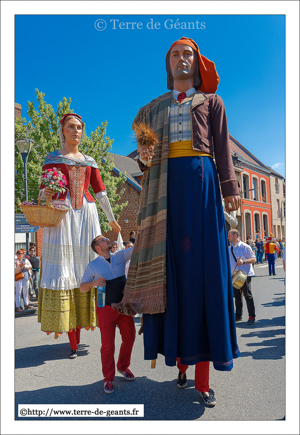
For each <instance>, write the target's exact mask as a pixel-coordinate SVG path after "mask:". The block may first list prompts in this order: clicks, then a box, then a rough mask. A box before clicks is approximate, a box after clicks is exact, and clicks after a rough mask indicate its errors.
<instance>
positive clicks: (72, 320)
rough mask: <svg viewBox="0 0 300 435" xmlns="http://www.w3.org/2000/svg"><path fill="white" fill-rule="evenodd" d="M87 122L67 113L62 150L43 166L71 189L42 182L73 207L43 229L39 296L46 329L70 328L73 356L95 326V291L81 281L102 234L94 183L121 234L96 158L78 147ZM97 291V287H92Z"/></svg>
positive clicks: (55, 199) (55, 198) (47, 190)
mask: <svg viewBox="0 0 300 435" xmlns="http://www.w3.org/2000/svg"><path fill="white" fill-rule="evenodd" d="M83 128H84V123H83V122H82V120H81V116H79V115H77V114H75V113H68V114H66V115H64V116H63V118H62V119H61V121H60V130H59V137H60V142H61V146H62V148H61V149H60V150H57V151H54V152H52V153H50V154H48V155H47V157H46V159H45V162H44V166H43V170H44V171H45V170H47V169H51V168H53V167H55V168H57V169H58V170H60V171H61V172H62V173H63V174H64V175H65V177H66V180H67V182H68V186H67V187H68V189H69V190H68V191H65V193H58V194H57V193H54V192H53V190H51V189H50V188H49V187H47V188H45V185H44V184H41V187H40V189H44V190H43V194H44V195H45V196H46V197H47V196H51V197H52V201H53V202H54V203H57V204H66V205H68V206H69V207H70V210H69V211H68V213H67V214H66V215H65V217H64V218H63V219H62V221H61V223H60V224H59V225H58V226H57V227H53V228H51V227H49V228H44V232H43V252H42V275H41V280H40V291H39V297H38V302H39V305H38V321H39V322H41V329H42V330H43V331H45V332H47V333H51V332H55V337H56V338H57V337H58V336H59V335H61V334H62V333H63V332H68V335H69V341H70V346H71V354H70V358H74V357H76V355H77V349H78V344H79V342H80V329H81V328H82V327H85V328H87V329H89V328H90V327H91V328H94V327H95V326H96V322H97V321H96V302H95V291H91V292H88V293H81V292H80V290H79V286H80V281H81V278H82V276H83V274H84V271H85V268H86V266H87V265H88V263H89V262H90V261H92V260H94V259H95V258H96V257H97V255H96V254H95V253H94V251H93V250H92V249H91V242H92V240H93V239H94V238H95V237H96V236H99V235H100V234H101V228H100V223H99V217H98V212H97V208H96V204H95V200H94V198H93V197H92V195H91V194H90V193H89V191H88V188H89V185H90V184H91V186H92V188H93V190H94V192H95V194H96V195H95V196H96V199H97V200H98V201H99V203H100V206H101V207H102V209H103V211H104V212H105V215H106V217H107V219H108V221H109V223H110V225H111V227H112V228H113V229H114V230H115V231H116V232H119V230H120V227H119V225H118V223H117V222H116V221H115V218H114V215H113V212H112V210H111V206H110V202H109V199H108V197H107V194H106V189H105V185H104V183H103V181H102V178H101V175H100V172H99V169H98V166H97V164H96V162H95V160H94V159H93V158H91V157H89V156H86V155H85V154H82V153H80V152H79V150H78V146H79V143H80V140H81V138H82V133H83ZM93 290H95V289H93Z"/></svg>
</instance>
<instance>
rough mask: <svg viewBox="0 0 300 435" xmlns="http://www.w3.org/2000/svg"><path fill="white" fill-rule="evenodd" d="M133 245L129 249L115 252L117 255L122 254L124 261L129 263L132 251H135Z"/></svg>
mask: <svg viewBox="0 0 300 435" xmlns="http://www.w3.org/2000/svg"><path fill="white" fill-rule="evenodd" d="M133 248H134V247H133V246H132V247H131V248H128V249H123V250H122V251H118V252H116V253H115V256H119V255H120V256H122V259H123V261H124V263H127V261H128V260H130V258H131V255H132V251H133Z"/></svg>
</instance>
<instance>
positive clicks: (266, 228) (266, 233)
mask: <svg viewBox="0 0 300 435" xmlns="http://www.w3.org/2000/svg"><path fill="white" fill-rule="evenodd" d="M263 227H264V236H268V235H269V227H268V215H266V214H264V215H263Z"/></svg>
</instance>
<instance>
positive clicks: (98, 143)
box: [15, 89, 127, 233]
mask: <svg viewBox="0 0 300 435" xmlns="http://www.w3.org/2000/svg"><path fill="white" fill-rule="evenodd" d="M35 93H36V96H37V102H38V109H35V107H34V103H33V102H28V110H27V115H28V117H29V118H30V121H28V122H26V119H25V118H21V117H20V118H17V119H16V122H15V139H20V138H22V137H23V138H24V137H27V138H29V139H32V140H33V141H34V145H33V147H32V149H31V151H30V154H29V158H28V163H27V178H28V199H29V200H31V199H37V197H38V194H39V187H40V183H41V178H40V177H41V174H42V167H43V163H44V160H45V158H46V156H47V154H48V153H51V152H53V151H55V150H58V149H60V148H61V144H60V141H59V137H58V130H59V125H60V124H59V121H60V119H61V118H62V116H63V115H64V114H65V113H73V112H74V111H73V110H72V109H70V106H71V101H72V100H71V99H70V98H69V99H68V100H67V99H66V98H65V97H64V98H63V100H62V102H61V101H60V102H59V103H58V105H57V111H56V112H55V111H54V109H53V107H52V106H51V104H47V103H46V101H45V100H44V98H45V94H43V93H42V92H39V90H38V89H36V90H35ZM106 127H107V122H102V123H101V126H100V127H97V128H96V130H95V131H94V132H93V131H92V132H91V133H90V135H89V136H87V134H86V131H85V129H84V132H83V138H82V140H81V144H80V146H79V151H80V152H82V153H84V154H87V155H88V156H91V157H93V158H94V159H95V161H96V162H97V165H98V167H99V169H100V172H101V177H102V179H103V182H104V184H105V187H106V189H107V195H108V197H109V200H110V203H111V206H112V210H113V212H114V215H115V218H116V220H118V218H119V215H120V213H121V211H122V210H123V208H124V207H126V205H127V202H125V203H120V202H121V201H120V199H121V196H122V194H123V193H124V190H125V189H121V190H120V192H119V193H117V188H118V187H120V186H121V185H122V184H123V183H125V180H126V177H125V175H123V174H121V173H120V174H119V176H117V177H112V176H111V170H112V169H113V166H114V165H113V161H112V158H111V156H110V154H109V152H110V151H111V149H112V143H113V139H110V138H109V137H107V136H106ZM90 192H91V194H92V195H93V196H94V193H93V191H92V189H91V186H90ZM23 201H25V192H24V163H23V160H22V157H21V155H20V153H19V151H18V149H17V147H15V212H16V213H22V211H21V209H20V208H19V204H20V202H23ZM96 204H97V209H98V213H99V219H100V222H101V228H102V231H103V232H104V233H105V232H107V231H109V230H110V229H111V228H110V225H109V224H108V221H107V219H106V216H105V214H104V213H103V211H102V209H101V207H100V206H99V204H98V202H97V201H96Z"/></svg>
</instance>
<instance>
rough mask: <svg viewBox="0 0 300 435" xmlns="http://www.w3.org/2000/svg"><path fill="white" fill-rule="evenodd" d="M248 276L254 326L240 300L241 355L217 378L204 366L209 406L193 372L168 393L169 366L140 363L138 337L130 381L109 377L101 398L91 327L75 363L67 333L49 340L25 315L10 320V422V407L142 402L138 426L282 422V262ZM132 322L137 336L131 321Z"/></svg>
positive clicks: (96, 341) (172, 382)
mask: <svg viewBox="0 0 300 435" xmlns="http://www.w3.org/2000/svg"><path fill="white" fill-rule="evenodd" d="M255 273H256V277H255V278H253V281H252V291H253V295H254V301H255V306H256V316H257V317H256V319H257V320H256V323H255V324H254V325H252V326H248V325H247V324H246V323H247V317H248V316H247V308H246V304H245V301H244V319H243V321H242V322H240V323H237V336H238V344H239V347H240V351H241V357H240V358H238V359H237V360H235V361H234V368H233V370H232V371H231V372H218V371H216V370H214V369H213V367H212V365H211V370H210V388H211V390H212V392H213V393H214V395H215V397H216V399H217V405H216V406H215V407H214V408H205V407H204V405H203V402H202V400H201V399H200V397H199V393H198V392H197V391H196V390H195V389H194V368H193V367H191V368H189V369H188V371H187V377H188V387H187V388H186V389H184V390H180V389H178V388H177V387H176V378H177V373H178V371H177V368H176V367H171V368H170V367H166V366H165V364H164V360H163V357H162V356H160V357H159V358H158V360H157V364H156V368H155V369H151V368H150V361H144V359H143V341H142V340H143V338H142V336H139V335H137V338H136V342H135V345H134V349H133V355H132V364H131V366H130V369H131V370H132V372H133V373H134V374H135V376H136V380H135V381H134V382H128V381H126V380H125V379H123V378H122V377H121V376H120V375H119V374H117V375H116V379H115V382H114V387H115V393H114V394H110V395H109V394H105V393H104V392H103V377H102V372H101V361H100V353H99V349H100V333H99V330H98V328H97V329H96V330H95V331H94V332H92V331H86V330H82V335H81V344H80V345H79V352H78V357H77V358H76V359H73V360H70V359H69V353H70V347H69V342H68V338H67V335H66V334H63V335H62V336H61V337H60V338H59V339H57V340H55V339H54V334H51V335H50V336H47V335H46V334H45V333H43V332H41V330H40V324H39V323H38V322H37V315H36V314H33V315H29V316H24V317H18V318H16V319H15V405H16V408H15V418H16V420H24V418H19V417H18V416H17V409H18V404H86V405H88V404H99V405H101V404H144V418H143V420H191V421H193V420H202V421H276V420H284V419H285V285H284V271H283V267H282V262H281V260H278V261H277V262H276V273H277V275H276V276H272V277H270V276H269V274H268V268H267V265H265V264H263V265H256V266H255ZM135 320H136V328H137V331H138V329H139V326H140V323H139V319H137V318H136V319H135ZM119 346H120V334H119V333H118V332H117V334H116V354H118V349H119ZM28 419H29V418H28V417H27V418H26V420H27V421H28ZM32 419H34V420H36V419H37V418H36V417H32ZM66 419H67V418H64V420H66ZM78 419H81V420H82V419H84V418H78ZM92 419H96V417H95V418H92ZM120 419H121V418H115V420H120ZM128 419H130V417H128V418H126V420H128ZM132 419H133V418H132ZM55 420H58V418H56V419H55ZM72 420H73V421H74V418H73V419H72ZM85 420H86V419H85ZM101 420H103V418H101ZM136 420H138V419H137V418H135V421H136ZM44 421H45V419H44ZM159 433H160V432H159ZM253 433H254V432H253Z"/></svg>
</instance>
